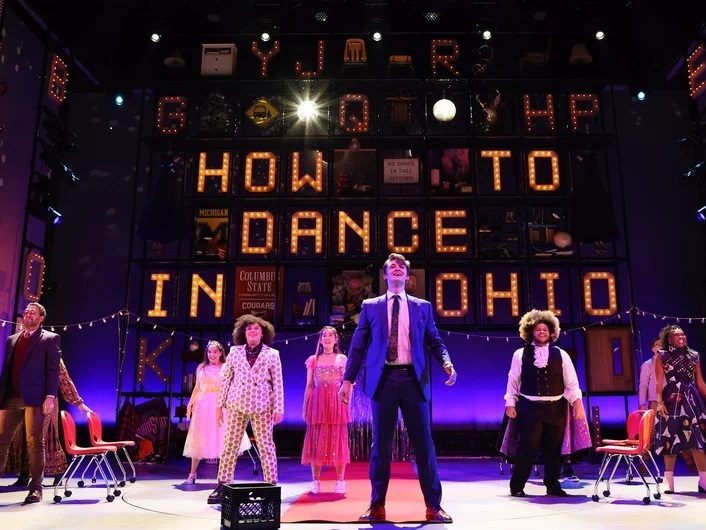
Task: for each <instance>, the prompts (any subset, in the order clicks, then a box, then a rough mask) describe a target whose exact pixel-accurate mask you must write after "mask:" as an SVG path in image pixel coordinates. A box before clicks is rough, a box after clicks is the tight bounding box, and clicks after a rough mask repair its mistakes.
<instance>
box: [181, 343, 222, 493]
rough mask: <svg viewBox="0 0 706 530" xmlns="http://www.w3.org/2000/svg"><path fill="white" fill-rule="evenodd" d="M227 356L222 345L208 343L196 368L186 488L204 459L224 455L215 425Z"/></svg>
mask: <svg viewBox="0 0 706 530" xmlns="http://www.w3.org/2000/svg"><path fill="white" fill-rule="evenodd" d="M225 360H226V354H225V350H224V348H223V346H222V345H221V343H220V342H216V341H215V340H212V341H209V343H208V344H207V345H206V351H205V352H204V357H203V362H202V363H201V364H199V365H198V367H197V368H196V385H195V386H194V391H193V392H192V393H191V399H189V403H188V404H187V406H186V417H187V418H190V419H191V423H190V424H189V432H188V433H187V435H186V443H185V444H184V456H187V457H190V458H191V471H190V472H189V476H188V477H187V479H186V480H185V481H184V484H185V485H190V484H193V483H194V482H196V470H197V469H198V467H199V462H200V461H201V459H202V458H218V457H220V456H221V451H223V429H222V428H221V427H219V426H218V424H217V423H216V398H217V397H218V392H219V391H220V389H221V366H222V365H223V363H224V362H225Z"/></svg>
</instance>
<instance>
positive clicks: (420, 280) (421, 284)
mask: <svg viewBox="0 0 706 530" xmlns="http://www.w3.org/2000/svg"><path fill="white" fill-rule="evenodd" d="M425 278H426V271H425V270H424V269H409V277H408V278H407V284H406V285H405V286H404V290H405V292H406V293H407V294H409V295H412V296H416V297H417V298H426V279H425ZM386 292H387V281H385V278H384V277H383V272H382V269H380V294H385V293H386Z"/></svg>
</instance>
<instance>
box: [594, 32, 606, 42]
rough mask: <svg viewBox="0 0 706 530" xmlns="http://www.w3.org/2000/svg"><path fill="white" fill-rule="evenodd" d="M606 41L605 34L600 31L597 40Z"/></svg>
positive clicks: (597, 33)
mask: <svg viewBox="0 0 706 530" xmlns="http://www.w3.org/2000/svg"><path fill="white" fill-rule="evenodd" d="M603 39H605V32H603V31H601V30H598V31H596V40H603Z"/></svg>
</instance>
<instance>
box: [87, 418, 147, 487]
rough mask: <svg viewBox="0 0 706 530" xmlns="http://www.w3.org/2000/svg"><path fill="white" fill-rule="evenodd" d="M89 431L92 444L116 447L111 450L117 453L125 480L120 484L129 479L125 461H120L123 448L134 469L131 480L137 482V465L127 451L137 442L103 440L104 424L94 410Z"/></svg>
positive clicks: (117, 459) (122, 484) (89, 420)
mask: <svg viewBox="0 0 706 530" xmlns="http://www.w3.org/2000/svg"><path fill="white" fill-rule="evenodd" d="M88 431H89V433H90V435H91V445H92V446H94V447H114V448H115V449H112V450H111V451H110V452H111V453H112V454H113V455H115V460H116V462H117V463H118V467H119V468H120V471H121V473H122V474H123V480H121V481H120V486H124V485H125V482H126V481H127V473H126V472H125V467H124V466H123V463H122V462H121V461H120V455H119V453H118V451H120V450H121V449H122V451H123V453H124V454H125V458H126V459H127V463H128V464H129V465H130V469H132V477H130V482H135V480H137V472H136V471H135V465H134V464H133V463H132V459H131V458H130V453H128V452H127V447H133V446H134V445H135V442H134V441H132V440H118V441H115V442H113V441H111V442H107V441H105V440H103V424H102V423H101V419H100V417H99V416H98V414H96V413H95V412H93V411H89V412H88ZM82 478H83V477H82ZM95 481H96V475H95V473H94V474H93V482H95Z"/></svg>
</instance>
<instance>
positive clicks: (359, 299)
mask: <svg viewBox="0 0 706 530" xmlns="http://www.w3.org/2000/svg"><path fill="white" fill-rule="evenodd" d="M331 283H332V285H331V316H330V318H329V322H330V324H331V325H338V324H344V323H346V322H349V321H351V320H354V321H357V320H358V315H359V314H360V307H361V305H362V304H363V300H365V299H366V298H371V297H372V296H373V276H372V275H370V274H368V273H367V272H365V271H364V270H342V271H341V272H340V273H339V274H336V275H335V276H334V277H333V278H332V282H331Z"/></svg>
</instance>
